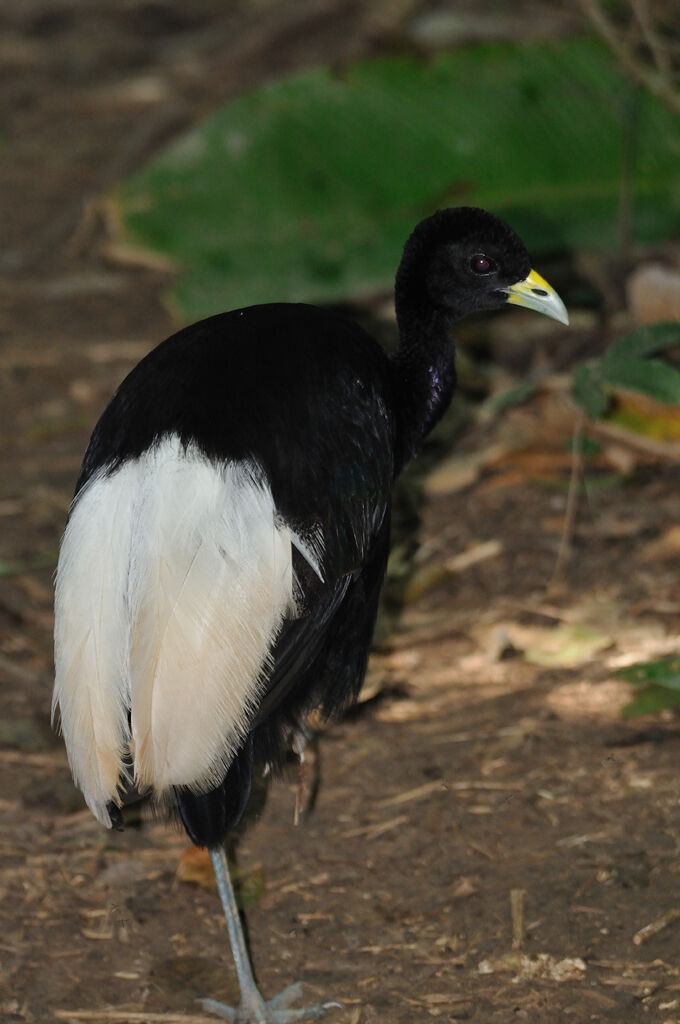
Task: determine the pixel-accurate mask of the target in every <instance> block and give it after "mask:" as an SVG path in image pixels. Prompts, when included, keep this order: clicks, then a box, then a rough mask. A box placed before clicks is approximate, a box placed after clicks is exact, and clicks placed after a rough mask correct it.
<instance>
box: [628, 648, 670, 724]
mask: <svg viewBox="0 0 680 1024" xmlns="http://www.w3.org/2000/svg"><path fill="white" fill-rule="evenodd" d="M618 675H619V676H620V677H621V678H622V679H625V680H626V682H627V683H630V685H631V686H632V687H634V689H635V699H634V700H633V701H632V702H631V703H630V704H627V705H626V707H625V708H624V709H623V714H624V715H627V716H632V715H648V714H651V713H652V712H655V711H664V710H666V709H668V708H676V707H680V658H678V657H672V658H661V659H660V660H659V661H648V662H645V663H642V664H639V665H631V666H630V668H624V669H621V670H620V671H619V672H618Z"/></svg>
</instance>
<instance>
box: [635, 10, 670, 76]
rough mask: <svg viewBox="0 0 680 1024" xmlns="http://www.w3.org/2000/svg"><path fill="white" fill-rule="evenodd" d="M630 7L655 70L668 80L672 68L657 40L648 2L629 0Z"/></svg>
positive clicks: (665, 51)
mask: <svg viewBox="0 0 680 1024" xmlns="http://www.w3.org/2000/svg"><path fill="white" fill-rule="evenodd" d="M630 6H631V8H632V11H633V14H634V15H635V17H636V18H637V23H638V25H639V26H640V30H641V32H642V35H643V36H644V40H645V43H646V44H647V49H648V50H649V52H650V53H651V55H652V59H653V61H654V63H655V65H656V70H657V71H658V72H659V74H660V75H664V77H666V78H670V77H671V75H672V74H673V68H672V65H671V61H670V58H669V56H668V50H667V49H666V47H665V46H664V44H663V43H662V42H661V40H660V39H659V36H658V35H657V33H656V29H655V27H654V24H653V22H652V19H651V18H650V16H649V0H630Z"/></svg>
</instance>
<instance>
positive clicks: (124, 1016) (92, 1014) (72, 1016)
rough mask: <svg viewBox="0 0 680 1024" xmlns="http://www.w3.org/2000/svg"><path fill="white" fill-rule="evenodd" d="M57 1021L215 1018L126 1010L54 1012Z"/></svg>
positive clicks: (171, 1022) (148, 1022)
mask: <svg viewBox="0 0 680 1024" xmlns="http://www.w3.org/2000/svg"><path fill="white" fill-rule="evenodd" d="M53 1013H54V1016H55V1017H56V1019H57V1020H66V1021H69V1020H84V1021H87V1022H88V1024H89V1022H90V1021H109V1022H116V1024H208V1022H209V1021H214V1019H215V1018H214V1017H208V1016H203V1015H202V1014H201V1015H200V1016H199V1015H198V1014H186V1013H144V1012H143V1011H142V1012H141V1013H138V1012H128V1011H126V1010H54V1011H53Z"/></svg>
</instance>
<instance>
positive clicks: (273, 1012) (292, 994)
mask: <svg viewBox="0 0 680 1024" xmlns="http://www.w3.org/2000/svg"><path fill="white" fill-rule="evenodd" d="M210 859H211V860H212V866H213V871H214V872H215V878H216V880H217V889H218V891H219V894H220V899H221V901H222V909H223V910H224V916H225V918H226V920H227V930H228V931H229V941H230V942H231V952H232V955H233V957H234V963H235V964H236V973H237V974H238V982H239V986H240V989H241V1003H240V1005H239V1007H238V1008H234V1007H232V1006H226V1005H225V1004H224V1003H218V1002H217V1001H216V1000H214V999H202V1000H201V1005H202V1007H203V1009H204V1010H207V1011H209V1012H210V1013H214V1014H216V1015H217V1016H218V1017H222V1019H223V1020H228V1021H232V1022H233V1024H293V1022H295V1021H303V1020H315V1019H318V1018H319V1017H323V1016H324V1015H325V1013H326V1010H328V1009H329V1008H330V1007H331V1006H340V1003H323V1004H322V1005H320V1006H310V1007H307V1008H306V1009H303V1010H290V1009H288V1007H289V1006H290V1004H291V1003H292V1002H294V1001H295V1000H296V999H297V998H298V997H299V996H300V995H301V993H302V986H301V985H300V984H295V985H289V986H288V988H285V989H284V990H283V992H280V993H279V995H278V996H274V998H273V999H271V1000H270V1001H269V1002H265V1000H264V999H263V997H262V995H261V993H260V990H259V988H258V987H257V982H256V981H255V976H254V975H253V969H252V967H251V964H250V957H249V955H248V949H247V946H246V940H245V936H244V934H243V928H242V927H241V919H240V917H239V912H238V906H237V904H236V897H235V895H234V889H233V886H232V884H231V879H230V877H229V865H228V863H227V855H226V853H225V852H224V849H223V848H222V847H221V846H214V847H212V848H211V850H210Z"/></svg>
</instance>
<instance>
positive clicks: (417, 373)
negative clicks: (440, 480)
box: [392, 303, 456, 465]
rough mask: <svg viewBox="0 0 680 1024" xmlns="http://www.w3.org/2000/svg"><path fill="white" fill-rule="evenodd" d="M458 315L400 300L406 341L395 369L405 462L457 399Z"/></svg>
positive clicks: (402, 338) (396, 356) (395, 358)
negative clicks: (454, 331) (405, 306)
mask: <svg viewBox="0 0 680 1024" xmlns="http://www.w3.org/2000/svg"><path fill="white" fill-rule="evenodd" d="M454 319H455V318H454V317H452V316H451V315H450V314H449V313H447V312H446V311H444V310H433V309H432V308H430V309H429V310H428V311H427V312H425V311H424V310H418V309H417V308H414V307H412V306H409V308H408V310H404V309H400V306H399V303H397V322H398V324H399V336H400V344H399V348H398V349H397V351H396V353H395V354H394V356H393V357H392V372H393V379H394V383H395V389H396V395H395V397H396V406H397V415H398V418H399V426H400V442H401V443H400V448H401V459H400V462H401V465H404V464H405V463H407V462H409V461H410V460H411V459H412V458H414V456H415V455H417V454H418V452H419V451H420V449H421V447H422V445H423V442H424V440H425V438H426V437H427V435H428V434H429V432H430V431H431V430H432V428H433V427H434V425H435V424H436V423H437V422H438V421H439V420H440V419H441V417H442V416H443V414H444V412H445V411H446V409H447V407H448V405H449V402H450V401H451V397H452V395H453V391H454V388H455V385H456V367H455V353H454V347H453V336H452V327H453V322H454Z"/></svg>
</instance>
